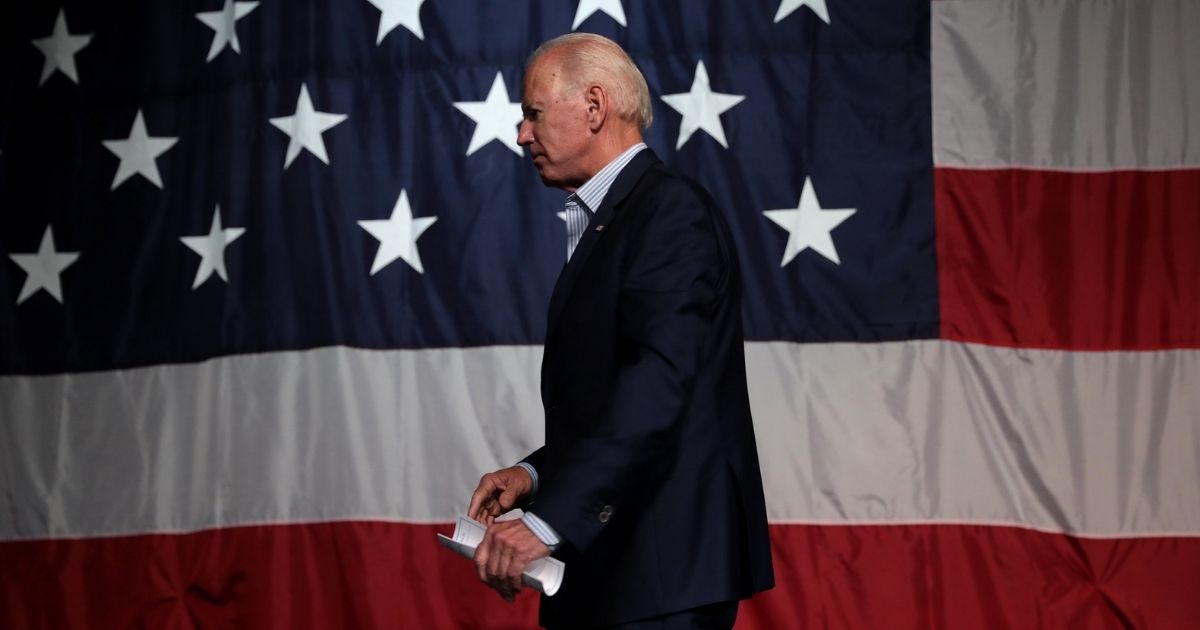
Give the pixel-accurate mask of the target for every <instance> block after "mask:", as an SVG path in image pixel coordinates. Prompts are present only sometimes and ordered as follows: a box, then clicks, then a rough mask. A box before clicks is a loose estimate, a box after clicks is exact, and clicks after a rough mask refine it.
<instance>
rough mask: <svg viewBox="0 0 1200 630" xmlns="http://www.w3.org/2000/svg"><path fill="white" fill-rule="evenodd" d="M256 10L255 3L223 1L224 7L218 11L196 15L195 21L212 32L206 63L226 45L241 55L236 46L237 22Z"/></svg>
mask: <svg viewBox="0 0 1200 630" xmlns="http://www.w3.org/2000/svg"><path fill="white" fill-rule="evenodd" d="M256 8H258V3H257V2H234V1H233V0H225V6H223V7H221V10H220V11H203V12H200V13H197V14H196V19H197V20H200V21H201V22H204V24H206V25H207V26H208V27H209V28H211V29H212V30H213V40H212V46H210V47H209V48H208V59H206V60H205V61H206V62H207V61H212V60H213V58H215V57H216V56H217V55H218V54H220V52H221V51H222V50H225V46H226V45H228V46H229V47H230V48H232V49H233V52H235V53H238V54H241V52H242V48H241V46H240V45H239V44H238V36H237V21H238V20H240V19H242V18H243V17H245V16H246V15H247V14H248V13H250V12H251V11H253V10H254V9H256Z"/></svg>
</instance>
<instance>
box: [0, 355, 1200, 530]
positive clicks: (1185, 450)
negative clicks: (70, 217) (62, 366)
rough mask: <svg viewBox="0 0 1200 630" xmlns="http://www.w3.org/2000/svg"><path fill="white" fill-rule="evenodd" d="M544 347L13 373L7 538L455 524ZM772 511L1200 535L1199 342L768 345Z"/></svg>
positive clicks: (535, 423)
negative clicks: (1191, 345)
mask: <svg viewBox="0 0 1200 630" xmlns="http://www.w3.org/2000/svg"><path fill="white" fill-rule="evenodd" d="M540 359H541V349H540V348H539V347H536V346H504V347H490V348H471V349H451V350H421V351H373V350H362V349H351V348H322V349H316V350H308V351H302V352H279V353H270V354H262V355H248V356H236V357H226V358H221V359H215V360H212V361H208V362H205V363H201V364H188V365H170V366H157V367H151V368H142V369H135V370H123V371H116V372H103V373H88V374H73V375H62V376H52V377H4V378H0V497H3V501H4V505H3V509H0V539H25V538H39V537H75V536H94V535H106V534H131V533H145V532H179V531H193V530H197V529H204V528H210V527H217V526H228V525H247V524H263V523H298V522H313V521H340V520H348V519H379V520H390V521H397V520H400V521H408V522H449V521H452V520H453V518H454V517H455V515H456V514H457V513H458V512H459V511H461V510H462V509H464V508H465V507H466V502H467V499H468V494H469V492H470V491H471V490H472V489H473V488H474V486H475V482H476V481H477V480H478V477H479V475H480V474H482V473H483V472H486V471H488V470H491V469H493V468H495V467H499V466H502V465H510V464H512V463H513V462H515V461H516V460H517V459H518V458H519V457H520V456H522V455H524V454H525V453H526V452H527V451H528V450H531V449H532V448H533V446H534V445H535V444H537V443H538V442H539V441H540V434H541V426H540V425H541V407H540V404H539V402H538V387H537V374H538V366H539V363H540ZM747 360H748V367H749V373H750V379H751V397H752V400H753V405H754V413H755V423H756V427H757V433H758V444H759V450H760V453H761V455H762V462H763V475H764V480H765V483H766V491H767V495H768V507H769V512H770V518H771V519H772V521H774V522H806V523H828V524H860V523H861V524H876V523H877V524H883V523H893V524H897V523H976V524H1007V525H1015V526H1020V527H1028V528H1033V529H1039V530H1044V531H1053V532H1070V533H1075V534H1079V535H1085V536H1097V537H1108V536H1145V535H1156V534H1162V535H1166V534H1173V535H1189V536H1195V535H1200V483H1197V479H1200V388H1197V387H1196V386H1195V384H1196V383H1200V351H1196V350H1173V351H1158V352H1107V353H1082V352H1080V353H1072V352H1062V351H1043V350H1020V349H1008V348H996V347H989V346H978V345H969V344H960V343H954V342H945V341H916V342H896V343H881V344H850V343H845V344H808V345H797V344H791V343H783V342H776V343H751V344H747Z"/></svg>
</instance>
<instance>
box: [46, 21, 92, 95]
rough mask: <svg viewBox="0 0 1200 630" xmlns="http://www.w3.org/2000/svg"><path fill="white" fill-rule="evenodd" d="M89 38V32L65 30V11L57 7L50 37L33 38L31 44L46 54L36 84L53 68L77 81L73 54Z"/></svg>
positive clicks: (85, 44)
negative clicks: (72, 32)
mask: <svg viewBox="0 0 1200 630" xmlns="http://www.w3.org/2000/svg"><path fill="white" fill-rule="evenodd" d="M91 40H92V36H91V35H90V34H88V35H72V34H70V33H69V32H67V12H66V10H64V9H59V10H58V19H57V20H55V22H54V32H53V33H51V34H50V37H43V38H41V39H35V40H33V45H34V46H37V49H38V50H40V51H42V54H43V55H45V56H46V62H45V63H44V64H42V79H41V81H38V85H42V84H43V83H45V82H46V79H49V78H50V75H52V74H54V71H55V70H61V71H62V73H63V74H65V75H67V78H68V79H70V80H71V81H73V82H75V83H79V73H78V72H77V71H76V70H75V54H76V53H78V52H79V51H80V50H82V49H83V47H84V46H87V45H88V42H90V41H91Z"/></svg>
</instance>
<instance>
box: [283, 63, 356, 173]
mask: <svg viewBox="0 0 1200 630" xmlns="http://www.w3.org/2000/svg"><path fill="white" fill-rule="evenodd" d="M343 120H346V115H345V114H329V113H326V112H319V111H317V110H315V109H313V103H312V99H311V98H309V96H308V86H307V85H304V84H303V83H302V84H300V96H299V97H298V98H297V99H296V112H295V113H294V114H292V115H291V116H280V117H278V118H272V119H271V124H272V125H275V127H276V128H277V129H279V130H280V131H282V132H283V133H286V134H287V135H288V138H290V140H289V141H288V148H287V158H286V159H285V160H284V161H283V169H284V170H287V167H289V166H291V165H292V160H295V159H296V156H297V155H300V149H308V151H309V153H312V154H313V155H315V156H317V159H318V160H321V161H322V162H324V163H326V164H329V156H328V155H326V154H325V140H324V139H322V138H321V134H322V133H324V132H326V131H327V130H329V129H332V128H333V127H335V126H337V125H338V124H340V123H341V122H342V121H343Z"/></svg>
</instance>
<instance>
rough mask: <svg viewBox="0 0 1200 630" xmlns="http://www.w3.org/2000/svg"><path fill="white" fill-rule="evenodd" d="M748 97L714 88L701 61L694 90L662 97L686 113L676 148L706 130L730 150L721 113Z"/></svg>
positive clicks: (680, 127) (676, 108)
mask: <svg viewBox="0 0 1200 630" xmlns="http://www.w3.org/2000/svg"><path fill="white" fill-rule="evenodd" d="M745 98H746V97H745V96H739V95H736V94H722V93H720V92H714V91H712V88H711V87H710V86H709V82H708V70H706V69H705V68H704V62H703V61H701V62H699V63H697V64H696V76H695V78H693V79H692V89H691V90H690V91H688V92H683V93H680V94H664V95H663V97H662V99H663V101H664V102H665V103H666V104H667V105H670V106H671V108H672V109H674V110H675V111H677V112H679V113H680V114H682V115H683V122H681V123H680V124H679V142H677V143H675V148H676V149H679V148H680V147H682V146H683V143H685V142H687V141H688V139H689V138H691V137H692V134H693V133H695V131H696V130H697V129H703V130H704V131H707V132H708V135H710V136H712V137H713V138H714V139H716V141H717V142H719V143H721V146H723V147H725V148H726V149H728V148H729V143H728V142H726V141H725V128H724V127H722V126H721V114H723V113H725V111H726V110H728V109H729V108H731V107H733V106H734V105H737V104H738V103H741V102H742V101H743V100H744V99H745Z"/></svg>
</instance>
